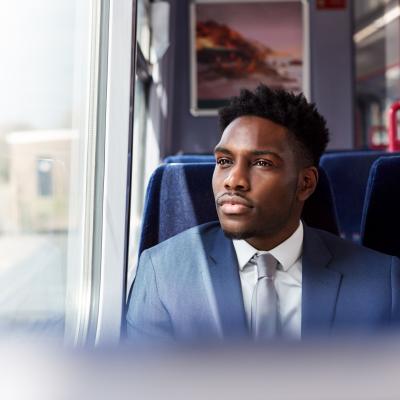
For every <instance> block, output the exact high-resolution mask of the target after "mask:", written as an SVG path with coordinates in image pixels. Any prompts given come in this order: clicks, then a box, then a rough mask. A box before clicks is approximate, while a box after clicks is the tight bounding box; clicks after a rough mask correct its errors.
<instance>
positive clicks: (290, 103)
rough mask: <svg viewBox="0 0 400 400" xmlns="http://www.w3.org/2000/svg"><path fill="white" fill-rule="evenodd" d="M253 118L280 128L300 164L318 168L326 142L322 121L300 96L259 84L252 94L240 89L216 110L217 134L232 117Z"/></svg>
mask: <svg viewBox="0 0 400 400" xmlns="http://www.w3.org/2000/svg"><path fill="white" fill-rule="evenodd" d="M247 115H252V116H257V117H261V118H266V119H269V120H270V121H272V122H275V123H276V124H279V125H282V126H284V127H285V128H286V129H287V130H288V131H289V133H290V134H291V135H292V137H293V138H294V139H295V143H296V145H297V146H296V148H295V149H294V150H295V152H297V153H298V154H300V157H301V158H302V161H303V162H305V163H307V164H310V163H311V164H312V165H315V166H318V164H319V160H320V158H321V155H322V153H323V152H324V151H325V149H326V145H327V144H328V141H329V130H328V128H327V127H326V120H325V118H324V117H323V116H322V115H321V114H320V113H319V112H318V110H317V108H316V106H315V104H314V103H309V102H308V101H307V100H306V98H305V97H304V95H303V94H302V93H301V94H294V93H291V92H287V91H285V90H282V89H270V88H269V87H267V86H265V85H263V84H260V85H259V86H258V87H257V88H256V90H255V91H254V92H251V91H249V90H247V89H243V90H241V92H240V95H239V96H236V97H233V98H232V99H231V100H230V102H229V104H228V105H227V106H225V107H223V108H221V109H220V110H219V123H220V128H221V132H223V131H224V130H225V128H226V127H227V126H228V125H229V124H230V123H231V122H232V121H233V120H235V119H236V118H238V117H242V116H247Z"/></svg>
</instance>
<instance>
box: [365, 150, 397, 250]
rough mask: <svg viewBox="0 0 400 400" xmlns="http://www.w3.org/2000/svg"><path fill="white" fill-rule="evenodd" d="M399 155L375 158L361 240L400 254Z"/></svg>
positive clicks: (370, 245)
mask: <svg viewBox="0 0 400 400" xmlns="http://www.w3.org/2000/svg"><path fill="white" fill-rule="evenodd" d="M399 227H400V156H399V155H397V156H391V157H382V158H379V159H378V160H376V161H375V162H374V163H373V165H372V167H371V172H370V176H369V179H368V185H367V191H366V196H365V204H364V210H363V218H362V223H361V242H362V244H363V245H364V246H367V247H370V248H372V249H375V250H378V251H381V252H383V253H387V254H391V255H394V256H397V257H400V235H399Z"/></svg>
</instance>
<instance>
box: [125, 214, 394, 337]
mask: <svg viewBox="0 0 400 400" xmlns="http://www.w3.org/2000/svg"><path fill="white" fill-rule="evenodd" d="M302 257H303V258H302V268H303V275H302V276H303V277H302V322H301V330H302V332H301V333H302V338H306V337H309V336H310V335H311V334H326V333H328V334H331V333H332V332H337V331H342V330H345V331H347V330H348V329H351V330H352V329H355V330H357V332H358V331H359V330H361V331H363V332H364V331H371V330H372V331H374V330H376V329H379V328H384V327H387V326H389V325H391V324H392V323H393V322H397V321H399V320H400V260H399V259H397V258H395V257H391V256H388V255H385V254H382V253H378V252H376V251H373V250H370V249H367V248H364V247H361V246H359V245H356V244H354V243H351V242H347V241H344V240H342V239H340V238H338V237H336V236H334V235H331V234H329V233H327V232H324V231H320V230H316V229H313V228H310V227H307V226H304V243H303V256H302ZM238 271H239V269H238V264H237V258H236V254H235V250H234V248H233V245H232V241H231V240H230V239H227V238H226V237H225V236H224V234H223V232H222V230H221V228H220V225H219V224H218V222H211V223H208V224H204V225H201V226H198V227H195V228H192V229H189V230H187V231H185V232H183V233H181V234H179V235H176V236H174V237H172V238H171V239H169V240H166V241H165V242H162V243H160V244H158V245H157V246H155V247H152V248H150V249H148V250H146V251H144V252H143V253H142V256H141V258H140V262H139V266H138V272H137V276H136V279H135V282H134V285H133V289H132V294H131V298H130V301H129V309H128V313H127V323H128V324H127V333H128V337H129V338H130V339H132V340H142V339H156V340H164V339H171V338H175V339H178V340H198V339H199V340H202V339H207V340H209V339H220V338H223V339H228V338H245V337H246V336H247V335H248V328H247V325H246V318H245V312H244V306H243V299H242V292H241V285H240V278H239V272H238Z"/></svg>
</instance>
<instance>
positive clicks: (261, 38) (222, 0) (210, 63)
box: [190, 0, 310, 116]
mask: <svg viewBox="0 0 400 400" xmlns="http://www.w3.org/2000/svg"><path fill="white" fill-rule="evenodd" d="M190 7H191V8H190V18H191V23H190V30H191V32H190V33H191V51H190V56H191V113H192V114H193V115H195V116H200V115H216V114H217V112H218V108H220V107H222V106H223V105H225V104H226V103H227V101H228V100H229V98H230V97H232V96H236V95H238V94H239V92H240V89H242V88H247V89H250V90H253V89H255V87H256V86H257V85H258V84H259V83H260V82H261V83H264V84H266V85H268V86H269V87H271V88H283V89H286V90H290V91H293V92H295V93H300V92H303V93H304V94H305V96H306V97H307V96H308V95H309V91H310V89H309V67H308V66H309V56H308V49H309V44H308V41H309V39H308V25H309V24H308V15H309V13H308V2H307V0H252V1H243V0H242V1H240V0H193V1H192V3H191V6H190Z"/></svg>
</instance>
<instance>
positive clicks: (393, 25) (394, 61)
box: [353, 0, 400, 149]
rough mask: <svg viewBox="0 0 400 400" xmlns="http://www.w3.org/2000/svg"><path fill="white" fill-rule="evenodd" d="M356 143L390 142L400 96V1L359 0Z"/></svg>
mask: <svg viewBox="0 0 400 400" xmlns="http://www.w3.org/2000/svg"><path fill="white" fill-rule="evenodd" d="M353 5H354V13H353V14H354V19H355V22H354V27H355V32H354V43H355V76H356V87H355V91H356V116H355V122H356V132H355V145H356V147H368V148H372V149H382V148H386V146H387V142H388V141H387V118H388V117H387V114H388V109H389V108H390V106H391V105H392V103H393V102H394V101H396V100H398V95H397V93H398V88H399V84H400V67H399V37H400V36H399V32H400V31H399V26H400V25H399V17H400V2H399V1H391V0H373V1H372V0H370V1H365V0H355V1H354V2H353Z"/></svg>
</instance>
